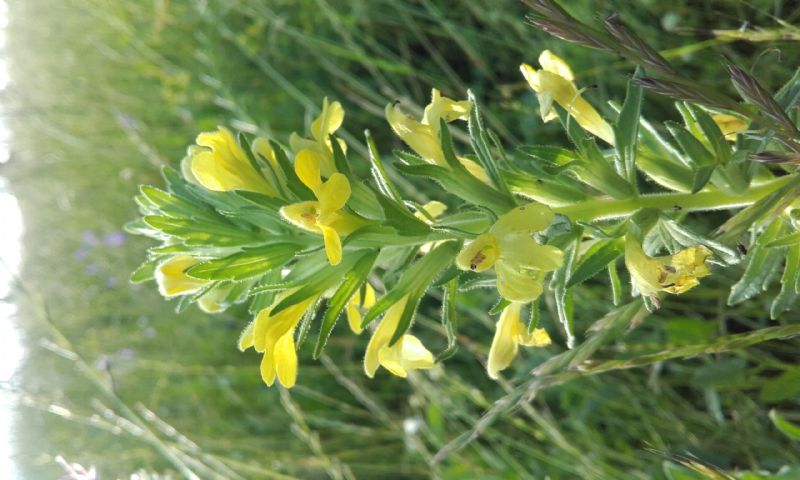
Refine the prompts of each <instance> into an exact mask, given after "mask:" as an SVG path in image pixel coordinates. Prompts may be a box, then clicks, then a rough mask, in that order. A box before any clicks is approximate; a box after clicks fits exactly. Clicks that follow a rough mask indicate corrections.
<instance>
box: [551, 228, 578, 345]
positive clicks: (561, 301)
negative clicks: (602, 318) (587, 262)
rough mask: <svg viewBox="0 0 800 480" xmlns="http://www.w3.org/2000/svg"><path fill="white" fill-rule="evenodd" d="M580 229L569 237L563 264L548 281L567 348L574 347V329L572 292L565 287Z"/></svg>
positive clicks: (575, 253) (575, 254) (570, 271)
mask: <svg viewBox="0 0 800 480" xmlns="http://www.w3.org/2000/svg"><path fill="white" fill-rule="evenodd" d="M580 232H582V229H580V228H578V229H576V231H574V232H573V233H572V234H570V235H571V237H572V238H571V240H570V241H569V243H568V244H567V245H566V246H565V247H563V248H562V250H563V251H564V263H563V264H562V265H561V267H560V268H559V269H558V270H556V271H555V272H553V277H552V279H551V280H550V288H551V289H552V290H553V298H554V299H555V302H556V312H557V314H558V321H559V322H560V323H561V326H562V327H563V328H564V333H565V334H566V335H567V348H570V349H572V348H574V347H575V333H574V332H575V328H574V324H573V313H574V312H573V310H574V306H573V300H572V290H570V289H569V288H568V287H567V279H568V278H569V277H570V276H571V275H572V268H573V265H574V263H575V258H576V256H577V253H578V243H579V242H580V238H581V233H580Z"/></svg>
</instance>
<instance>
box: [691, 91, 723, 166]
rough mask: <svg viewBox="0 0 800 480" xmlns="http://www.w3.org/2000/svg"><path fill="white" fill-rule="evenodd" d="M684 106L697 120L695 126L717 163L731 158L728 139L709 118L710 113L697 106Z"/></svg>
mask: <svg viewBox="0 0 800 480" xmlns="http://www.w3.org/2000/svg"><path fill="white" fill-rule="evenodd" d="M686 107H687V108H688V110H689V112H690V113H691V115H692V117H694V119H695V121H696V122H697V126H698V127H699V129H700V132H702V135H703V139H704V140H705V143H706V145H707V146H710V147H711V151H712V152H714V156H715V157H716V161H717V163H719V164H725V163H727V162H728V161H729V160H730V159H731V155H732V154H733V151H732V150H731V146H730V144H729V143H728V141H727V140H725V135H723V134H722V130H720V129H719V126H718V125H717V123H716V122H715V121H714V119H713V118H711V115H709V114H708V113H707V112H706V111H705V110H703V109H702V108H700V107H699V106H697V105H692V104H686Z"/></svg>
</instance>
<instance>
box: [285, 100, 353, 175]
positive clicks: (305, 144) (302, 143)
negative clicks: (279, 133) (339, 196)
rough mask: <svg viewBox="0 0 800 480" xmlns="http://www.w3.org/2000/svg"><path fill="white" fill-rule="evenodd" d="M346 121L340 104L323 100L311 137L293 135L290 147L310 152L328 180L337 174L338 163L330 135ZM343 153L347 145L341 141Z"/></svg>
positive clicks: (312, 124)
mask: <svg viewBox="0 0 800 480" xmlns="http://www.w3.org/2000/svg"><path fill="white" fill-rule="evenodd" d="M343 121H344V108H342V104H341V103H339V102H332V103H329V102H328V97H325V98H324V99H323V100H322V113H320V114H319V117H317V118H316V119H314V121H313V122H311V137H312V138H303V137H301V136H300V135H298V134H297V133H292V135H291V136H290V137H289V145H290V146H291V147H292V150H293V151H295V152H299V151H300V150H308V151H309V152H310V155H313V156H314V157H316V159H317V163H319V165H320V167H319V168H320V173H321V174H322V176H323V177H325V178H328V177H330V176H331V175H333V174H334V173H336V162H335V161H334V158H333V148H332V147H331V140H330V135H331V134H332V133H334V132H335V131H336V130H338V129H339V127H341V126H342V122H343ZM339 145H341V147H342V151H347V145H346V144H345V143H344V141H343V140H342V139H339Z"/></svg>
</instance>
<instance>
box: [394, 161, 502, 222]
mask: <svg viewBox="0 0 800 480" xmlns="http://www.w3.org/2000/svg"><path fill="white" fill-rule="evenodd" d="M394 167H395V168H396V169H397V170H399V171H401V172H403V173H406V174H409V175H416V176H422V177H428V178H431V179H433V180H435V181H436V182H438V183H439V184H440V185H441V186H442V187H443V188H444V189H445V190H446V191H448V192H450V193H452V194H453V195H455V196H457V197H459V198H461V199H463V200H465V201H467V202H469V203H471V204H473V205H479V206H482V207H486V208H488V209H490V210H492V211H493V212H494V213H495V214H496V215H502V214H503V213H506V212H508V211H509V210H511V209H512V208H514V206H515V203H514V200H513V198H511V197H509V196H506V195H503V194H501V193H500V192H498V191H497V190H495V189H493V188H489V187H487V186H486V184H485V183H483V182H481V181H480V180H478V179H477V178H475V177H473V176H472V175H471V174H469V173H468V172H466V171H453V170H449V169H447V168H444V167H440V166H438V165H404V164H401V163H396V164H395V165H394Z"/></svg>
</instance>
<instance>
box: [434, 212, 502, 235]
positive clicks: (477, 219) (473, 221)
mask: <svg viewBox="0 0 800 480" xmlns="http://www.w3.org/2000/svg"><path fill="white" fill-rule="evenodd" d="M491 226H492V220H491V219H490V218H489V216H488V215H487V214H486V212H481V211H477V210H468V211H463V212H458V213H454V214H452V215H445V216H442V217H439V218H438V219H436V223H435V224H434V228H435V229H437V230H446V231H448V232H451V233H454V234H456V235H457V236H463V235H466V236H469V237H470V238H471V237H474V236H475V235H479V234H481V233H483V232H485V231H486V230H488V229H489V227H491Z"/></svg>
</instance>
